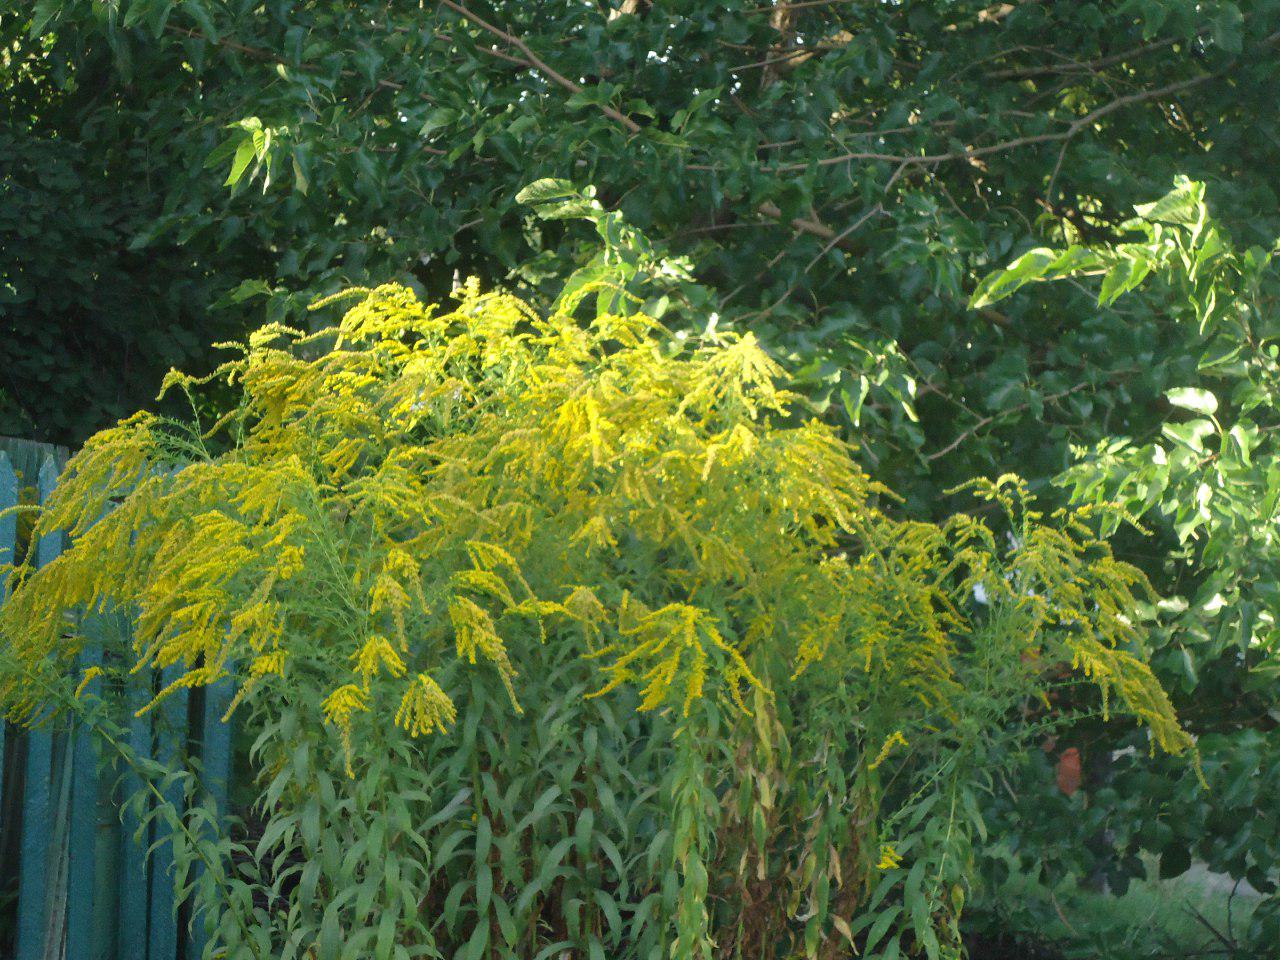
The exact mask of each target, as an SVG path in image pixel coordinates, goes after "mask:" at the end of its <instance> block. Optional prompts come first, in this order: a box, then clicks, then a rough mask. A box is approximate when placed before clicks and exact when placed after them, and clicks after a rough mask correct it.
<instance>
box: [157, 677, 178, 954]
mask: <svg viewBox="0 0 1280 960" xmlns="http://www.w3.org/2000/svg"><path fill="white" fill-rule="evenodd" d="M182 672H183V669H182V665H181V664H178V663H175V664H172V665H170V666H168V667H165V668H164V670H162V671H161V673H160V686H161V689H164V688H165V687H167V686H168V685H169V684H171V683H173V682H174V681H175V680H177V679H178V678H179V677H180V676H182ZM156 712H157V713H158V714H159V716H158V717H157V723H156V759H157V760H159V761H160V763H161V764H162V765H163V766H165V767H167V768H172V767H173V766H175V764H176V763H177V761H178V758H179V755H180V754H181V752H182V749H183V747H184V746H185V741H186V732H187V691H186V689H185V688H180V689H178V690H175V691H174V692H173V693H171V694H169V695H168V696H167V697H165V699H164V701H163V702H162V703H161V704H160V705H159V706H158V707H157V708H156ZM163 792H164V799H165V802H166V803H168V804H169V805H170V806H172V807H175V808H177V810H178V816H182V812H183V811H182V808H183V803H182V800H183V795H182V794H183V789H182V784H181V783H171V784H169V785H168V786H167V787H165V788H164V791H163ZM155 823H156V828H157V830H159V829H161V828H163V826H164V824H165V821H163V820H156V821H155ZM153 843H154V844H155V852H154V854H153V855H152V858H151V867H152V870H151V928H150V933H151V947H150V953H149V960H177V954H178V918H177V915H176V913H175V911H174V899H175V898H174V889H173V881H174V877H173V842H172V840H171V839H170V840H169V842H167V843H165V842H161V838H160V836H158V835H157V836H155V837H154V838H153Z"/></svg>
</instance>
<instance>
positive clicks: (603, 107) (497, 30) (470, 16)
mask: <svg viewBox="0 0 1280 960" xmlns="http://www.w3.org/2000/svg"><path fill="white" fill-rule="evenodd" d="M440 3H441V4H442V5H443V6H446V7H448V8H449V9H450V10H452V11H453V12H454V13H456V14H458V15H459V16H460V17H463V18H465V19H467V20H470V21H471V22H472V23H474V24H475V25H476V26H477V27H479V28H480V29H482V30H487V31H488V32H489V33H491V34H493V35H494V36H495V37H497V38H498V39H499V40H501V41H502V42H503V43H506V44H510V45H511V46H513V47H515V48H516V49H517V50H519V51H520V52H521V53H522V54H524V57H525V59H526V60H528V61H529V66H531V67H534V68H536V69H537V70H540V71H542V73H544V74H546V76H547V79H549V80H550V81H551V82H552V83H554V84H556V85H558V86H560V87H563V88H564V89H565V90H568V91H569V92H570V93H582V92H583V88H582V86H581V85H579V84H577V83H574V82H573V81H572V80H570V79H569V78H568V77H566V76H565V75H564V74H562V73H560V72H559V71H557V70H556V69H555V68H554V67H552V66H551V65H550V64H548V63H547V62H546V61H545V60H543V59H542V58H541V57H539V56H538V55H537V54H536V53H534V52H533V51H532V50H531V49H530V48H529V45H528V44H527V43H525V42H524V41H523V40H521V39H520V38H519V37H517V36H516V35H515V34H512V33H508V32H507V31H506V30H503V29H502V28H501V27H496V26H494V25H493V24H492V23H490V22H489V21H487V20H485V19H484V18H482V17H480V16H478V15H477V14H474V13H472V12H471V11H470V10H468V9H467V8H466V7H465V6H463V5H462V4H461V3H457V2H455V0H440ZM597 107H598V108H599V110H600V112H601V113H603V114H604V115H605V116H606V117H608V118H609V119H610V120H614V121H616V122H617V123H620V124H622V126H624V127H625V128H626V129H627V130H628V132H630V133H639V132H640V124H638V123H636V122H635V121H634V120H632V119H631V118H630V117H628V116H627V115H626V114H625V113H621V112H619V111H618V110H615V109H614V108H613V107H611V106H609V105H608V104H607V103H601V104H597Z"/></svg>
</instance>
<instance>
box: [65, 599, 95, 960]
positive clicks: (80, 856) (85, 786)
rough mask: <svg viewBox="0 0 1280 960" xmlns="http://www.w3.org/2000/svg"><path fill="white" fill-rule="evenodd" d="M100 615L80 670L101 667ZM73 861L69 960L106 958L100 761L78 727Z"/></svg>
mask: <svg viewBox="0 0 1280 960" xmlns="http://www.w3.org/2000/svg"><path fill="white" fill-rule="evenodd" d="M100 616H101V614H100V613H98V612H96V611H95V612H93V613H90V614H88V615H86V616H85V617H84V622H83V624H82V626H81V631H82V633H83V635H84V640H83V642H84V647H83V649H82V650H81V651H80V656H79V657H78V659H77V663H78V665H79V667H80V668H81V670H88V669H91V668H94V667H101V666H102V640H101V637H100V634H99V630H100V627H101V624H100V623H99V622H98V618H99V617H100ZM101 686H102V682H101V681H100V680H97V679H94V680H92V681H90V682H89V684H88V685H87V686H86V688H85V689H86V692H87V694H88V696H89V697H90V698H96V697H97V696H98V695H99V694H100V692H101ZM71 737H72V740H71V751H72V760H71V765H72V766H71V769H72V781H71V830H70V834H69V836H70V844H71V861H70V865H69V866H68V872H67V911H68V913H67V958H68V960H71V958H73V957H74V958H76V960H79V958H84V960H96V958H97V957H98V956H99V955H100V954H101V953H102V952H103V950H102V948H101V944H100V943H97V941H98V940H99V939H100V937H98V936H97V934H98V933H99V931H96V930H95V929H94V919H95V917H96V916H97V910H96V909H95V900H96V898H97V886H98V885H97V852H98V761H97V756H96V755H95V752H94V748H93V739H92V731H91V730H90V729H89V727H88V726H87V725H86V724H84V723H81V722H77V723H76V724H75V726H74V727H73V728H72V733H71Z"/></svg>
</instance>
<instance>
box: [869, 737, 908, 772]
mask: <svg viewBox="0 0 1280 960" xmlns="http://www.w3.org/2000/svg"><path fill="white" fill-rule="evenodd" d="M894 747H902V748H903V749H906V747H907V738H906V737H904V736H903V735H902V731H901V730H895V731H893V733H891V734H889V736H888V737H886V738H885V741H884V744H883V745H882V746H881V747H880V752H879V753H878V754H876V758H875V759H874V760H872V761H871V763H870V764H868V765H867V768H868V769H869V770H875V769H876V768H877V767H879V766H880V764H882V763H884V762H885V761H886V760H888V759H889V756H890V754H892V753H893V749H894Z"/></svg>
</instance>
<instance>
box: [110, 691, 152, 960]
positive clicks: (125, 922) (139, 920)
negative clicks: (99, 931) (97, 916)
mask: <svg viewBox="0 0 1280 960" xmlns="http://www.w3.org/2000/svg"><path fill="white" fill-rule="evenodd" d="M152 695H153V691H152V689H151V671H150V670H141V671H139V672H138V673H135V674H132V675H130V677H129V679H128V681H127V686H126V688H125V702H126V703H127V704H128V708H129V713H130V719H129V748H130V749H131V750H132V751H133V753H134V754H135V755H136V756H137V757H138V759H140V760H149V759H151V758H152V754H153V750H152V741H151V714H149V713H148V714H144V715H143V716H141V717H139V716H135V715H134V714H136V713H137V711H139V710H141V709H142V708H143V707H145V706H146V705H147V703H148V702H149V701H150V700H151V697H152ZM142 790H143V782H142V777H141V776H139V775H138V773H137V772H136V771H134V770H132V769H129V770H126V771H125V774H124V776H123V777H122V778H121V792H122V797H121V800H122V802H123V804H124V807H123V813H122V816H121V830H120V832H121V850H120V913H119V921H120V924H119V927H118V933H117V936H116V942H117V950H118V953H119V958H120V960H147V904H148V901H149V896H148V890H147V881H148V879H149V877H150V869H149V864H148V863H147V846H148V845H149V844H150V836H149V832H148V830H147V829H145V828H144V827H142V823H143V820H142V819H141V818H140V816H139V811H138V810H137V808H136V807H135V806H134V805H133V802H132V801H133V799H134V798H135V797H139V796H140V797H142V817H145V815H146V813H147V812H149V811H150V809H151V798H150V797H149V796H147V795H146V794H143V793H142Z"/></svg>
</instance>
